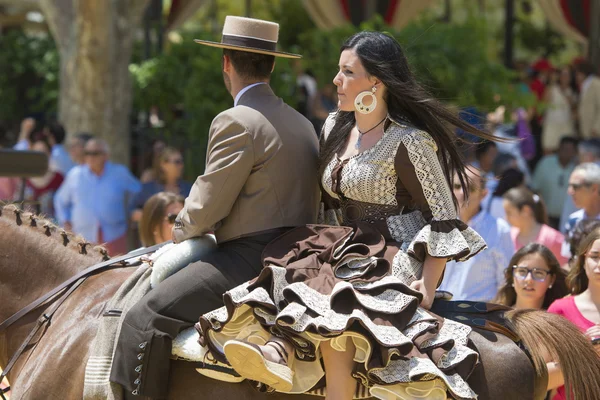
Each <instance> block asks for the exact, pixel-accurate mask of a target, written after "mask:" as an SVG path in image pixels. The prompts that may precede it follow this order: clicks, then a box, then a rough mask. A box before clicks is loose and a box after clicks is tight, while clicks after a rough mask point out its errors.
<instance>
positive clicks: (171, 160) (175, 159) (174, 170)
mask: <svg viewBox="0 0 600 400" xmlns="http://www.w3.org/2000/svg"><path fill="white" fill-rule="evenodd" d="M160 166H161V168H162V170H163V171H164V173H165V176H167V177H168V178H174V179H179V178H181V175H182V174H183V157H182V156H181V153H172V154H170V155H169V157H168V158H167V159H166V160H164V161H162V162H161V164H160Z"/></svg>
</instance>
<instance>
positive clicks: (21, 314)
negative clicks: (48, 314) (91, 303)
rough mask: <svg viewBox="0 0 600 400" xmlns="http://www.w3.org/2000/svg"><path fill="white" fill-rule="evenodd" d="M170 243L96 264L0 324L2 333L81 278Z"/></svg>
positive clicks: (135, 251)
mask: <svg viewBox="0 0 600 400" xmlns="http://www.w3.org/2000/svg"><path fill="white" fill-rule="evenodd" d="M168 243H171V241H168V242H164V243H160V244H156V245H154V246H151V247H146V248H142V249H138V250H134V251H132V252H130V253H127V254H125V255H123V256H120V257H116V258H111V259H110V260H107V261H104V262H101V263H99V264H94V265H92V266H91V267H89V268H87V269H84V270H83V271H81V272H80V273H78V274H77V275H75V276H74V277H72V278H70V279H68V280H67V281H65V282H63V283H61V284H60V285H58V286H57V287H55V288H54V289H52V290H51V291H50V292H48V293H46V294H45V295H43V296H42V297H40V298H39V299H37V300H35V301H34V302H33V303H31V304H29V305H28V306H27V307H24V308H22V309H21V310H19V311H18V312H16V313H15V314H13V315H12V316H11V317H9V318H8V319H7V320H5V321H3V322H2V323H1V324H0V333H2V332H4V331H5V330H6V329H7V328H8V327H9V326H11V325H12V324H14V323H15V322H16V321H18V320H19V319H21V318H22V317H24V316H25V315H27V314H28V313H30V312H31V311H33V310H35V309H36V308H38V307H39V306H40V305H41V304H43V303H45V302H46V301H48V300H49V299H51V298H52V297H54V296H55V295H56V294H58V293H60V292H61V291H63V290H64V289H66V288H68V287H69V286H71V285H72V284H74V283H75V282H77V281H78V280H80V279H81V278H84V277H88V276H90V275H92V274H95V273H98V272H101V271H104V270H107V269H111V268H114V267H116V265H115V264H118V263H120V262H122V261H127V260H129V259H131V258H134V257H139V256H143V255H144V254H148V253H152V252H154V251H156V250H158V249H160V248H161V247H162V246H164V245H165V244H168Z"/></svg>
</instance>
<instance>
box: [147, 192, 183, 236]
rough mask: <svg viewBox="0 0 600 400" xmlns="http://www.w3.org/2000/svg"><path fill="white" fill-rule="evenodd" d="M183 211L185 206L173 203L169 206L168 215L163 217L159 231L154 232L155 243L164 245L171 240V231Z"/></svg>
mask: <svg viewBox="0 0 600 400" xmlns="http://www.w3.org/2000/svg"><path fill="white" fill-rule="evenodd" d="M182 209H183V204H182V203H179V202H176V203H171V204H169V205H168V206H167V209H166V214H165V216H164V217H163V219H162V221H161V223H160V225H159V226H158V227H157V228H158V229H157V230H155V231H154V241H155V242H156V243H163V242H166V241H167V240H170V239H171V236H172V235H171V230H172V229H173V224H174V223H175V218H176V217H177V214H179V212H180V211H181V210H182Z"/></svg>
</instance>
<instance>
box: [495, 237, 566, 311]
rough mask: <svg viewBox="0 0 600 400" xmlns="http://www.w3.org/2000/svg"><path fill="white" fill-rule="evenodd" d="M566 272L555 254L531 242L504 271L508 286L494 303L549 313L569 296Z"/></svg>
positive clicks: (541, 245)
mask: <svg viewBox="0 0 600 400" xmlns="http://www.w3.org/2000/svg"><path fill="white" fill-rule="evenodd" d="M565 277H566V273H565V271H564V270H563V269H562V268H561V264H560V263H559V262H558V260H557V259H556V257H554V254H553V253H552V251H551V250H550V249H549V248H547V247H546V246H544V245H543V244H540V243H529V244H528V245H526V246H523V247H521V248H520V249H519V250H517V252H516V253H515V254H514V255H513V256H512V258H511V259H510V262H509V263H508V266H507V268H506V269H505V270H504V284H503V285H502V287H501V288H500V290H499V291H498V294H497V296H496V298H495V299H494V303H498V304H503V305H505V306H509V307H513V308H516V309H527V308H533V309H538V310H539V309H542V310H546V309H547V308H548V307H550V304H552V303H553V302H554V301H555V300H558V299H561V298H563V297H564V296H566V295H567V294H569V289H568V288H567V284H566V281H565Z"/></svg>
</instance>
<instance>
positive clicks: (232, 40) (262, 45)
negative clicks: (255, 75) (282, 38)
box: [221, 35, 277, 51]
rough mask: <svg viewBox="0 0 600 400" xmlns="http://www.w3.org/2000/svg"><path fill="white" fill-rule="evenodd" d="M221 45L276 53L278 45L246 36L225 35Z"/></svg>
mask: <svg viewBox="0 0 600 400" xmlns="http://www.w3.org/2000/svg"><path fill="white" fill-rule="evenodd" d="M221 44H229V45H233V46H242V47H252V48H255V49H260V50H267V51H276V50H277V43H275V42H270V41H268V40H261V39H256V38H249V37H244V36H231V35H223V37H222V38H221Z"/></svg>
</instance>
